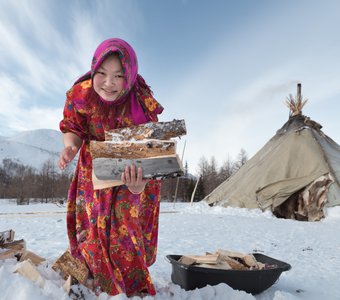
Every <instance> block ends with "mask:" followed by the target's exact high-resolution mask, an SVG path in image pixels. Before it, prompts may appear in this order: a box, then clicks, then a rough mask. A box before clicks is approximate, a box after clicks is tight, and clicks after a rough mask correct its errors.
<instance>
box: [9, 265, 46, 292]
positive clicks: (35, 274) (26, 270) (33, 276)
mask: <svg viewBox="0 0 340 300" xmlns="http://www.w3.org/2000/svg"><path fill="white" fill-rule="evenodd" d="M16 272H18V273H19V274H20V275H22V276H24V277H26V278H27V279H28V280H30V281H32V282H35V283H36V284H38V286H39V287H40V288H43V287H44V285H45V279H44V278H43V277H42V276H41V274H40V273H39V271H38V270H37V269H36V268H35V266H34V265H33V264H32V263H31V262H30V261H28V260H25V261H23V262H22V263H21V264H20V265H19V267H18V268H17V269H16Z"/></svg>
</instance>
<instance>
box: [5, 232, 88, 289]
mask: <svg viewBox="0 0 340 300" xmlns="http://www.w3.org/2000/svg"><path fill="white" fill-rule="evenodd" d="M14 235H15V232H14V230H12V229H10V230H6V231H3V232H0V260H6V259H15V260H17V261H18V265H17V267H16V268H15V272H17V273H19V274H20V275H22V276H24V277H26V278H27V279H28V280H30V281H32V282H35V283H36V284H38V285H39V286H40V287H43V286H44V284H45V281H46V280H45V278H44V276H43V274H41V273H40V272H39V269H38V268H36V266H38V265H40V264H41V263H42V262H46V260H45V259H44V258H42V257H40V256H39V255H37V254H35V253H33V252H31V251H28V250H27V249H26V242H25V240H23V239H21V240H14ZM52 269H53V270H54V271H56V272H58V273H60V275H61V276H62V277H63V278H64V279H65V280H66V282H65V284H64V286H63V287H64V289H65V291H66V292H67V293H70V289H71V284H73V283H75V282H78V283H80V284H83V285H86V286H87V287H90V286H89V285H90V284H91V281H89V280H88V275H89V270H88V269H87V267H86V266H85V264H84V263H82V262H81V261H79V260H78V259H76V258H74V257H73V256H72V255H71V253H70V252H69V251H66V252H65V253H64V254H63V255H61V256H60V257H59V258H58V259H57V260H56V261H55V262H54V264H53V265H52ZM90 288H91V287H90Z"/></svg>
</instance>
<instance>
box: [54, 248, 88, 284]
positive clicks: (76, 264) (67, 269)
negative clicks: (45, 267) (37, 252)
mask: <svg viewBox="0 0 340 300" xmlns="http://www.w3.org/2000/svg"><path fill="white" fill-rule="evenodd" d="M52 269H53V270H55V271H60V272H61V273H62V274H63V275H64V278H65V279H67V278H68V276H72V277H74V278H75V279H77V280H78V281H79V282H80V283H81V284H85V283H86V280H87V278H88V276H89V270H88V269H87V267H86V265H85V264H84V263H82V262H81V261H80V260H79V259H77V258H75V257H73V256H72V254H71V253H70V252H69V251H66V252H64V254H63V255H62V256H60V257H59V258H58V259H57V261H56V262H55V263H54V264H53V266H52Z"/></svg>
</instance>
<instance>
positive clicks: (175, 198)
mask: <svg viewBox="0 0 340 300" xmlns="http://www.w3.org/2000/svg"><path fill="white" fill-rule="evenodd" d="M186 144H187V140H185V142H184V146H183V152H182V159H181V161H182V163H183V158H184V150H185V145H186ZM179 178H180V177H177V181H176V189H175V197H174V208H175V203H176V200H177V191H178V184H179Z"/></svg>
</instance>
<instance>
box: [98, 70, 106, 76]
mask: <svg viewBox="0 0 340 300" xmlns="http://www.w3.org/2000/svg"><path fill="white" fill-rule="evenodd" d="M97 74H99V75H102V76H103V75H105V73H104V72H101V71H98V72H97Z"/></svg>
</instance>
